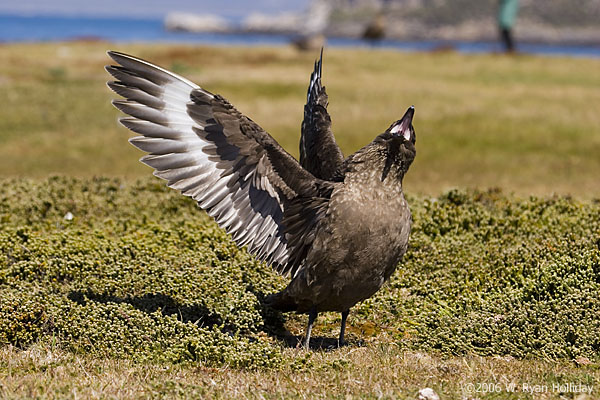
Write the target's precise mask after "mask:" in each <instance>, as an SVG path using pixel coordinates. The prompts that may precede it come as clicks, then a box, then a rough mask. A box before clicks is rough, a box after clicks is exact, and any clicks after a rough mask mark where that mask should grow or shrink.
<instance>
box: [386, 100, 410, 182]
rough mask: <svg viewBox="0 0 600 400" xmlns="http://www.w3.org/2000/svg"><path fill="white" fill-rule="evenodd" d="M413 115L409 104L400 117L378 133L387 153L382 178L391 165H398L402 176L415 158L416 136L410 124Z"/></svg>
mask: <svg viewBox="0 0 600 400" xmlns="http://www.w3.org/2000/svg"><path fill="white" fill-rule="evenodd" d="M414 115H415V107H414V106H410V107H409V108H408V110H406V112H405V113H404V116H403V117H402V118H400V119H399V120H398V121H396V122H394V123H393V124H392V125H390V127H389V128H388V129H387V130H386V131H385V132H384V133H383V134H382V135H380V138H381V139H383V142H385V147H386V153H387V154H386V163H385V167H384V175H383V178H385V175H387V173H388V172H389V169H390V168H391V166H392V165H396V166H398V167H399V172H401V174H402V176H404V174H405V173H406V171H408V168H409V167H410V165H411V164H412V162H413V160H414V159H415V156H416V154H417V150H416V148H415V143H416V140H417V137H416V135H415V128H414V127H413V125H412V121H413V117H414Z"/></svg>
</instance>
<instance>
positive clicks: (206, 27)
mask: <svg viewBox="0 0 600 400" xmlns="http://www.w3.org/2000/svg"><path fill="white" fill-rule="evenodd" d="M164 26H165V29H166V30H168V31H184V32H229V31H230V30H231V27H230V26H229V23H228V22H227V21H226V20H225V19H223V18H221V17H219V16H216V15H211V14H205V15H197V14H188V13H180V12H173V13H169V14H167V17H166V18H165V22H164Z"/></svg>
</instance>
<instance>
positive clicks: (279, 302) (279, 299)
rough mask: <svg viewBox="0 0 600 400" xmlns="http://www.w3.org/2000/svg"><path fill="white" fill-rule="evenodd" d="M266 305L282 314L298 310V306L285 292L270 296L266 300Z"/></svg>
mask: <svg viewBox="0 0 600 400" xmlns="http://www.w3.org/2000/svg"><path fill="white" fill-rule="evenodd" d="M265 304H266V305H268V306H269V307H271V308H274V309H276V310H279V311H282V312H288V311H297V310H298V304H297V303H296V301H295V300H294V299H293V298H292V297H291V296H290V295H288V294H287V293H286V291H285V290H282V291H281V292H279V293H273V294H270V295H268V296H267V297H266V298H265Z"/></svg>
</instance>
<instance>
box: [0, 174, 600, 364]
mask: <svg viewBox="0 0 600 400" xmlns="http://www.w3.org/2000/svg"><path fill="white" fill-rule="evenodd" d="M0 184H1V187H0V223H1V228H0V344H12V345H16V346H18V347H21V348H27V347H29V346H30V345H31V344H33V343H40V342H41V343H47V344H51V345H54V346H58V347H61V348H63V349H65V350H68V351H70V352H74V353H81V354H90V355H92V356H95V357H109V358H122V359H123V358H124V359H133V360H142V361H150V362H167V363H180V362H197V363H200V364H203V365H207V366H224V365H227V366H231V367H236V368H272V367H276V366H278V365H281V363H282V362H284V360H285V358H286V357H287V356H286V355H285V354H289V353H285V352H284V351H283V348H284V347H285V343H284V341H283V340H281V339H280V336H279V335H280V334H281V332H284V331H285V330H284V329H283V328H284V327H287V328H288V329H289V330H291V331H294V330H296V332H293V333H295V334H300V333H301V331H299V330H298V329H296V326H300V325H301V324H300V323H299V321H300V320H299V319H298V318H297V317H292V316H291V315H281V314H279V313H276V312H274V311H272V310H269V309H267V308H266V307H265V306H264V305H263V299H264V297H265V296H266V295H267V294H269V293H272V292H274V291H277V290H279V289H281V288H282V287H283V286H284V285H285V283H286V280H285V279H283V278H280V277H278V276H277V275H276V274H275V273H274V272H272V271H271V270H270V268H269V267H268V266H266V265H264V264H261V263H259V262H256V261H255V260H253V258H252V257H251V256H249V255H248V254H247V253H246V252H245V251H244V250H239V249H238V248H237V247H236V246H235V244H234V243H233V242H232V241H231V240H230V239H229V237H228V236H227V235H226V234H225V233H224V232H223V231H222V230H220V229H219V228H218V227H217V226H216V224H215V223H214V222H213V221H212V219H211V218H209V217H208V216H207V215H206V214H205V213H204V212H202V211H201V210H199V209H198V208H197V207H196V205H195V204H194V202H193V201H191V200H189V199H187V198H185V197H183V196H181V195H179V194H178V193H177V192H175V191H172V190H169V189H167V188H166V187H164V185H163V183H162V182H161V181H158V180H156V179H147V180H141V181H137V182H135V183H130V182H127V181H121V180H116V179H106V178H94V179H74V178H64V177H53V178H49V179H47V180H43V181H42V180H17V179H5V180H2V181H1V182H0ZM409 201H410V204H411V208H412V210H413V215H414V220H415V223H414V230H413V234H412V238H411V245H410V249H409V252H408V253H407V255H406V257H405V260H404V262H403V263H402V264H401V265H400V267H399V269H398V271H397V272H396V273H395V274H394V275H393V278H392V280H391V282H390V283H389V284H388V285H386V286H385V287H384V288H383V289H382V290H381V291H380V292H378V293H377V294H376V295H375V296H374V297H373V298H371V299H369V300H367V301H365V302H363V303H362V304H360V305H358V306H357V307H355V308H354V309H353V310H352V313H351V317H350V319H349V327H348V331H349V339H350V342H351V345H352V346H357V345H359V344H360V341H361V340H367V341H370V340H372V341H376V342H377V341H386V342H389V341H392V342H394V343H397V344H399V345H400V346H402V347H404V348H410V349H418V350H425V351H431V350H435V351H437V352H440V353H441V354H459V355H462V354H481V355H511V356H515V357H519V358H529V357H531V358H544V359H546V358H551V359H559V358H567V359H572V358H576V357H587V358H589V359H594V360H600V336H599V335H598V332H600V296H598V293H599V289H600V203H599V202H597V201H587V202H579V201H575V200H572V199H569V198H559V197H553V198H533V197H532V198H529V199H524V200H520V199H515V198H511V197H507V196H505V195H503V194H501V193H499V192H495V191H489V192H472V191H469V192H464V191H451V192H448V193H446V194H444V195H442V196H440V197H438V198H429V197H422V198H421V197H419V198H409ZM286 319H287V322H285V321H286ZM301 321H302V324H303V323H304V320H301ZM338 321H339V316H338V315H335V314H324V315H323V316H322V317H321V316H320V317H319V320H318V322H317V324H318V326H317V331H316V334H317V335H322V336H328V337H334V336H335V331H336V330H337V329H338V325H337V324H338ZM284 324H285V325H284ZM295 324H296V325H295ZM296 364H297V365H298V367H300V368H301V365H300V364H298V363H296ZM309 364H310V363H308V364H307V365H309Z"/></svg>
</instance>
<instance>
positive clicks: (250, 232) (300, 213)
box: [106, 52, 333, 275]
mask: <svg viewBox="0 0 600 400" xmlns="http://www.w3.org/2000/svg"><path fill="white" fill-rule="evenodd" d="M108 54H109V56H110V57H112V58H113V59H114V60H115V61H116V62H118V63H119V64H120V66H107V67H106V70H107V71H108V72H109V73H110V74H111V75H112V76H114V77H115V78H116V79H117V81H112V82H109V83H108V86H109V87H110V88H111V89H112V90H114V91H115V92H116V93H118V94H119V95H121V96H123V97H124V98H125V100H115V101H113V104H114V105H115V106H116V107H117V108H118V109H119V110H121V111H123V112H124V113H126V114H129V115H130V117H124V118H121V119H120V122H121V123H122V124H123V125H124V126H126V127H127V128H129V129H131V130H132V131H134V132H137V133H139V134H141V135H142V136H137V137H134V138H131V139H130V140H129V141H130V142H131V143H132V144H133V145H134V146H136V147H137V148H139V149H141V150H143V151H145V152H147V153H149V154H148V155H146V156H144V157H142V158H141V160H140V161H142V162H143V163H144V164H147V165H149V166H150V167H152V168H154V169H155V171H154V175H156V176H158V177H160V178H163V179H165V180H167V185H168V186H169V187H171V188H174V189H177V190H179V191H180V192H181V193H182V194H184V195H186V196H190V197H192V198H193V199H194V200H196V201H197V202H198V204H199V205H200V207H201V208H203V209H205V210H206V211H207V212H208V214H209V215H211V216H212V217H213V218H214V219H215V220H216V221H217V223H218V224H219V226H221V227H222V228H224V229H225V230H226V231H227V232H228V233H230V234H231V235H232V237H233V239H234V240H235V241H236V243H237V244H238V245H240V246H244V245H246V246H247V248H248V250H249V251H250V252H251V253H253V254H254V255H255V256H256V257H257V258H259V259H261V260H264V261H267V262H268V263H269V264H271V265H272V266H273V267H274V268H275V270H277V271H278V272H280V273H282V274H286V273H290V274H292V275H295V274H296V273H297V272H298V271H299V270H300V268H301V267H302V263H303V261H304V255H305V254H306V252H307V251H308V248H309V246H310V245H311V244H312V238H314V234H315V229H316V225H317V223H318V221H319V219H320V217H321V216H322V215H323V213H324V212H325V210H326V207H327V204H328V200H329V197H330V195H331V191H332V190H333V186H332V184H331V183H328V182H324V181H321V180H319V179H316V178H315V177H314V176H313V175H311V174H310V173H309V172H308V171H306V170H305V169H304V168H302V167H301V166H300V164H299V163H298V162H297V161H296V160H295V159H294V158H293V157H292V156H291V155H289V154H288V153H287V152H286V151H285V150H284V149H283V148H282V147H281V146H279V144H278V143H277V142H276V141H275V140H274V139H273V138H272V137H271V136H270V135H269V134H268V133H267V132H265V131H264V130H263V129H262V128H261V127H260V126H258V125H257V124H256V123H254V122H253V121H252V120H250V119H249V118H247V117H246V116H244V115H243V114H241V113H240V112H239V111H238V110H236V109H235V108H234V107H233V106H232V105H231V104H230V103H229V102H228V101H227V100H225V99H224V98H223V97H221V96H219V95H214V94H212V93H210V92H208V91H206V90H204V89H202V88H200V87H199V86H197V85H195V84H194V83H192V82H190V81H188V80H186V79H184V78H182V77H179V76H177V75H175V74H173V73H171V72H169V71H166V70H164V69H162V68H160V67H157V66H155V65H152V64H150V63H148V62H146V61H143V60H141V59H138V58H135V57H132V56H129V55H125V54H122V53H116V52H109V53H108Z"/></svg>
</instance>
